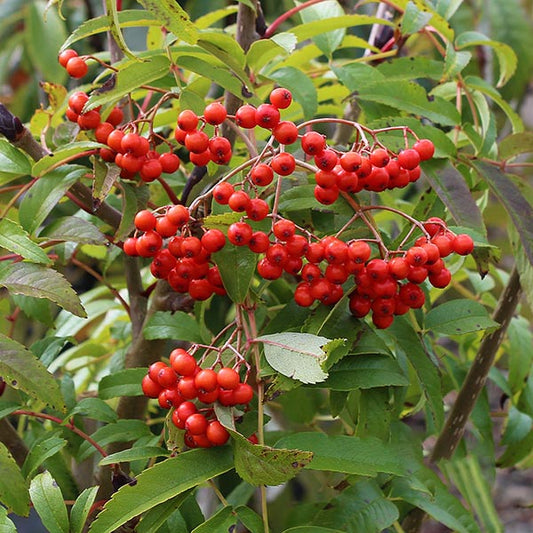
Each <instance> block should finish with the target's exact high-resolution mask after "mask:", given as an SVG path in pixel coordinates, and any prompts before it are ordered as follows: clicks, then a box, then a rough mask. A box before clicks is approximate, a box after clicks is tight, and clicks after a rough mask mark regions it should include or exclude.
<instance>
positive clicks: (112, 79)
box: [94, 74, 117, 94]
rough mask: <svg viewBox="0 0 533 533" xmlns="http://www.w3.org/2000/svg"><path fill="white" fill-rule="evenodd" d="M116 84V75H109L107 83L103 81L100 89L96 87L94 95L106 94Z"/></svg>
mask: <svg viewBox="0 0 533 533" xmlns="http://www.w3.org/2000/svg"><path fill="white" fill-rule="evenodd" d="M116 82H117V76H116V74H111V76H110V77H109V79H108V80H107V81H105V82H104V83H103V84H102V85H101V86H100V87H98V89H95V90H94V93H95V94H101V93H106V92H107V91H110V90H111V89H113V87H115V84H116Z"/></svg>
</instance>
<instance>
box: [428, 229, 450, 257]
mask: <svg viewBox="0 0 533 533" xmlns="http://www.w3.org/2000/svg"><path fill="white" fill-rule="evenodd" d="M453 241H454V237H453V236H452V235H451V234H449V235H447V234H444V233H442V234H437V235H435V236H434V237H433V238H432V239H431V242H432V243H433V244H434V245H436V246H437V248H438V249H439V253H440V256H441V257H447V256H448V255H450V254H451V253H452V252H453Z"/></svg>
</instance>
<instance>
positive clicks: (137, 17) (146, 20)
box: [61, 9, 161, 50]
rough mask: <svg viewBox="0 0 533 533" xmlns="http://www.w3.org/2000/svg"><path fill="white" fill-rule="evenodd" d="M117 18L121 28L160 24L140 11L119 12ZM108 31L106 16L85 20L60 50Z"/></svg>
mask: <svg viewBox="0 0 533 533" xmlns="http://www.w3.org/2000/svg"><path fill="white" fill-rule="evenodd" d="M117 18H118V22H119V25H120V27H121V28H133V27H139V26H160V25H161V22H160V21H159V20H157V18H156V17H154V16H153V15H152V14H151V13H148V11H144V10H142V9H125V10H124V11H119V12H118V17H117ZM110 29H111V24H110V21H109V17H108V16H107V15H102V16H100V17H95V18H92V19H89V20H86V21H85V22H83V24H80V25H79V26H78V27H77V28H75V29H74V31H73V32H72V33H71V34H70V35H69V36H68V38H67V40H66V41H65V42H64V43H63V45H62V46H61V50H65V49H66V48H70V47H71V46H72V44H74V43H75V42H76V41H80V40H82V39H87V37H91V35H96V34H98V33H103V32H106V31H109V30H110Z"/></svg>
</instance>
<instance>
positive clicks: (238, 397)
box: [232, 383, 254, 404]
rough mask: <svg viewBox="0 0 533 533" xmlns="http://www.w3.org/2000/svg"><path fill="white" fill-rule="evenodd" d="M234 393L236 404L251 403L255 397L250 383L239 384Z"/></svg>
mask: <svg viewBox="0 0 533 533" xmlns="http://www.w3.org/2000/svg"><path fill="white" fill-rule="evenodd" d="M232 392H233V400H234V402H235V403H236V404H247V403H250V402H251V400H252V398H253V397H254V390H253V389H252V387H251V386H250V385H248V383H239V384H238V385H237V386H236V387H235V389H233V391H232Z"/></svg>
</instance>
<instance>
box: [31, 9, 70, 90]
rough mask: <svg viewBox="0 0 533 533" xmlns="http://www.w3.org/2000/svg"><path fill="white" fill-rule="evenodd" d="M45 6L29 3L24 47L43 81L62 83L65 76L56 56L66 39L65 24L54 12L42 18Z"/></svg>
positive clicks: (51, 11)
mask: <svg viewBox="0 0 533 533" xmlns="http://www.w3.org/2000/svg"><path fill="white" fill-rule="evenodd" d="M45 7H46V4H45V2H44V1H42V0H38V1H35V2H31V3H30V4H29V5H28V6H27V10H26V20H25V25H26V27H25V32H24V34H25V37H26V39H25V40H26V43H25V47H26V49H27V51H28V53H29V55H30V57H31V60H32V63H33V65H35V66H36V67H37V68H38V69H39V70H40V71H41V73H42V78H43V79H48V80H54V81H56V82H61V81H63V80H64V79H65V78H66V77H67V76H66V72H65V70H64V69H63V68H62V67H61V65H60V64H59V63H58V61H57V54H58V52H59V49H60V47H61V44H62V42H63V41H64V40H65V38H66V37H67V30H66V26H65V23H64V22H63V21H62V20H61V19H60V18H59V16H58V14H57V12H56V11H55V10H50V11H48V12H47V14H46V17H45V16H44V12H45Z"/></svg>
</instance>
